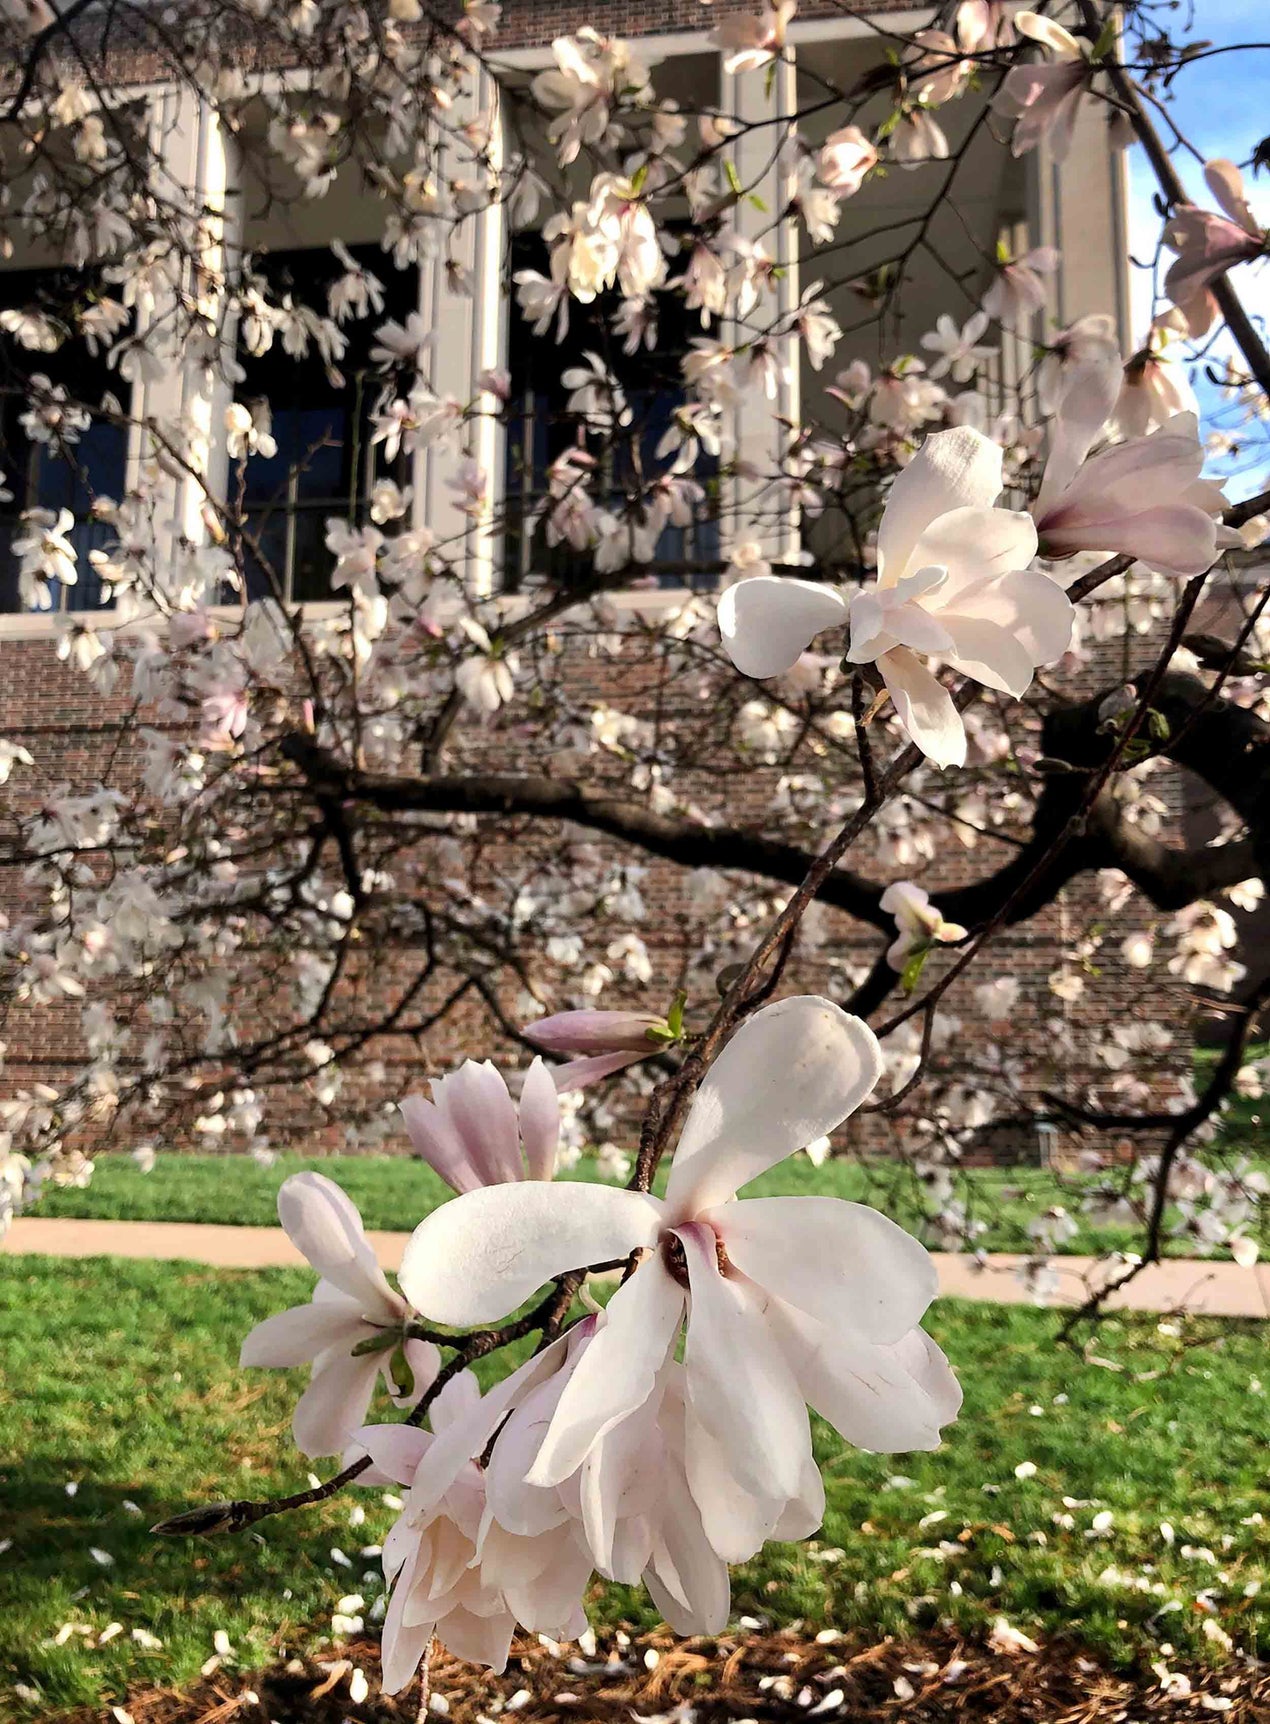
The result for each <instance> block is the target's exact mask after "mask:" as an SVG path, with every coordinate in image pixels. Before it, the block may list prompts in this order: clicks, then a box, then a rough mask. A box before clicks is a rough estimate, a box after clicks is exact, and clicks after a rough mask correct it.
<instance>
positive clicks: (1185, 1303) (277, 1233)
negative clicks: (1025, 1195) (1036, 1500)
mask: <svg viewBox="0 0 1270 1724" xmlns="http://www.w3.org/2000/svg"><path fill="white" fill-rule="evenodd" d="M409 1237H410V1235H409V1234H408V1233H372V1234H370V1235H369V1238H370V1240H371V1243H372V1244H373V1245H374V1247H375V1252H376V1255H377V1256H378V1258H379V1261H380V1263H381V1264H382V1265H383V1266H384V1268H385V1269H396V1267H397V1266H398V1264H399V1263H400V1262H401V1254H402V1251H403V1250H404V1249H405V1244H406V1240H407V1239H409ZM0 1251H8V1252H9V1253H10V1254H13V1253H17V1254H18V1255H21V1254H23V1253H42V1254H44V1255H47V1256H50V1257H141V1258H150V1259H158V1260H163V1261H176V1262H189V1263H206V1264H211V1265H213V1266H214V1267H216V1268H219V1269H276V1268H282V1267H301V1268H303V1267H304V1258H303V1257H301V1255H300V1253H299V1252H298V1251H297V1250H296V1248H295V1246H294V1245H292V1243H291V1241H290V1240H289V1239H288V1238H287V1236H286V1234H285V1233H284V1232H283V1231H282V1229H281V1228H279V1227H216V1226H210V1225H205V1224H203V1223H200V1222H185V1221H59V1220H54V1219H52V1218H51V1217H48V1216H40V1215H28V1216H20V1217H19V1218H18V1220H16V1221H15V1222H13V1224H12V1226H11V1227H10V1229H9V1233H8V1237H7V1239H6V1240H5V1243H4V1244H3V1245H0ZM934 1258H935V1262H936V1264H937V1265H938V1268H939V1290H940V1292H941V1294H943V1295H945V1296H947V1297H951V1298H956V1299H981V1300H986V1301H988V1302H990V1303H996V1304H1001V1305H1028V1304H1031V1303H1032V1302H1033V1301H1032V1297H1031V1294H1030V1293H1029V1292H1028V1290H1027V1288H1026V1287H1025V1286H1024V1285H1023V1284H1022V1282H1021V1281H1020V1280H1019V1279H1018V1277H1017V1275H1016V1274H1015V1271H1016V1269H1017V1268H1018V1266H1019V1264H1020V1263H1023V1262H1025V1261H1026V1259H1025V1258H1023V1257H1021V1256H1016V1255H1013V1254H1011V1253H1008V1252H998V1253H994V1254H993V1255H990V1256H989V1257H988V1259H987V1265H986V1267H984V1268H980V1267H979V1266H978V1265H977V1264H976V1263H975V1261H974V1259H973V1258H970V1257H957V1256H951V1255H949V1254H947V1253H945V1252H935V1253H934ZM1053 1261H1054V1266H1055V1268H1056V1269H1057V1271H1058V1275H1059V1280H1060V1288H1059V1292H1058V1295H1057V1297H1056V1299H1055V1300H1054V1301H1053V1303H1055V1304H1061V1305H1073V1304H1079V1303H1080V1302H1081V1301H1082V1300H1083V1299H1085V1298H1086V1297H1087V1295H1088V1293H1089V1292H1090V1290H1091V1287H1092V1282H1091V1279H1090V1278H1091V1276H1092V1275H1093V1274H1095V1273H1096V1272H1100V1271H1099V1265H1098V1261H1097V1259H1096V1258H1093V1257H1058V1258H1055V1259H1054V1260H1053ZM1110 1303H1111V1306H1112V1307H1113V1308H1117V1307H1120V1308H1124V1309H1127V1310H1132V1311H1175V1310H1178V1309H1185V1310H1187V1311H1192V1312H1203V1313H1204V1314H1205V1315H1206V1316H1210V1317H1256V1318H1262V1319H1265V1318H1270V1263H1264V1264H1260V1263H1259V1264H1257V1266H1256V1267H1255V1268H1252V1269H1241V1268H1240V1267H1239V1265H1238V1264H1237V1263H1232V1262H1230V1260H1229V1259H1225V1260H1222V1259H1220V1258H1213V1259H1211V1260H1208V1259H1197V1258H1188V1257H1178V1258H1173V1259H1172V1260H1170V1261H1169V1262H1167V1263H1157V1264H1154V1265H1152V1267H1151V1268H1149V1269H1144V1270H1143V1272H1142V1274H1141V1275H1139V1276H1138V1277H1137V1279H1136V1280H1134V1281H1132V1282H1130V1284H1129V1285H1128V1287H1126V1288H1125V1289H1124V1291H1123V1293H1121V1294H1118V1295H1116V1296H1115V1297H1114V1298H1113V1299H1112V1300H1111V1302H1110Z"/></svg>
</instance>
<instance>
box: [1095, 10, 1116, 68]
mask: <svg viewBox="0 0 1270 1724" xmlns="http://www.w3.org/2000/svg"><path fill="white" fill-rule="evenodd" d="M1115 45H1116V14H1115V13H1114V12H1109V13H1108V14H1107V19H1106V22H1105V23H1104V24H1103V27H1102V29H1101V30H1100V31H1099V32H1098V40H1097V41H1096V42H1095V43H1094V49H1093V55H1092V58H1093V59H1095V60H1105V59H1106V57H1107V55H1108V54H1110V52H1111V50H1112V49H1113V48H1114V47H1115Z"/></svg>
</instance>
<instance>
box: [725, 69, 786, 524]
mask: <svg viewBox="0 0 1270 1724" xmlns="http://www.w3.org/2000/svg"><path fill="white" fill-rule="evenodd" d="M720 89H721V96H722V101H721V107H722V110H723V112H724V114H725V115H728V116H731V117H733V118H735V119H737V120H740V121H742V122H745V123H746V124H747V125H749V126H752V127H753V128H754V129H753V130H746V131H743V132H742V133H741V134H740V135H739V136H738V137H737V138H735V139H734V140H733V141H732V143H731V145H730V146H729V155H730V159H731V163H732V166H733V168H734V170H735V173H736V179H737V183H738V184H739V186H740V188H741V196H740V198H739V200H738V202H737V205H736V208H735V210H734V212H733V221H734V223H735V226H736V229H737V232H738V233H740V234H743V235H745V236H746V237H747V238H749V239H760V238H761V240H762V243H763V245H764V246H765V247H766V249H767V251H768V253H769V255H770V256H771V257H772V259H773V261H774V262H775V264H776V265H777V269H778V275H777V278H776V280H775V282H774V283H773V291H772V292H771V293H769V294H767V295H765V297H764V299H763V301H762V303H761V304H760V306H759V307H758V308H757V309H756V311H755V313H754V314H753V316H754V319H755V320H756V321H758V322H759V324H760V326H762V325H772V324H775V323H776V322H777V321H778V320H780V321H781V322H784V321H786V320H787V319H788V318H789V317H790V316H791V315H792V313H793V312H794V310H795V308H796V307H797V305H798V293H799V287H798V229H797V224H796V222H795V221H794V220H793V219H792V218H784V217H783V212H784V211H785V210H787V209H788V208H789V205H790V200H791V198H792V197H793V195H794V191H795V190H796V175H795V173H794V170H793V166H792V156H793V152H792V150H790V149H788V148H787V145H788V143H789V141H790V140H791V139H792V137H793V135H794V132H795V131H796V115H797V113H798V95H797V67H796V64H795V59H794V49H793V47H792V46H786V48H785V52H784V56H783V57H782V58H781V59H780V60H778V61H776V63H775V64H774V65H773V66H770V67H763V68H761V69H759V70H758V71H754V72H741V73H729V72H727V71H726V70H724V69H722V68H720ZM727 338H728V339H729V340H731V341H733V342H737V343H741V342H744V341H745V340H746V338H747V331H746V329H745V327H744V326H738V325H736V324H733V325H730V326H729V327H728V330H727ZM800 352H801V343H796V342H792V341H784V340H783V341H781V342H780V343H779V358H780V361H781V371H780V382H779V385H778V389H777V396H776V400H775V401H769V400H768V399H767V397H766V396H765V395H763V394H762V393H761V392H760V391H758V390H750V391H748V392H747V394H746V396H745V398H744V400H743V402H742V404H741V406H740V407H739V408H738V410H737V412H736V414H735V431H734V434H735V438H736V453H737V458H738V460H739V461H740V463H741V464H742V466H743V467H752V468H754V469H756V470H757V472H758V473H759V474H760V475H762V476H763V477H764V478H769V477H770V476H771V475H772V474H773V473H775V472H777V471H779V468H780V464H781V458H782V456H783V455H784V453H785V450H786V449H787V448H788V446H789V443H790V441H791V440H792V438H793V435H794V431H795V429H796V427H797V425H798V422H799V417H800V413H801V402H800V378H799V368H800V363H801V360H800ZM782 421H785V423H782ZM729 504H730V512H731V514H732V520H731V522H727V521H725V523H724V532H725V536H727V537H729V538H733V539H735V538H755V537H757V538H758V540H759V542H760V543H761V544H762V546H763V549H764V551H765V553H766V554H767V555H768V556H770V557H788V556H791V555H792V554H793V553H795V552H796V551H797V550H798V548H799V544H800V533H799V523H798V517H797V514H796V512H795V511H794V510H792V509H782V511H781V513H780V516H779V519H778V518H777V516H776V514H775V498H774V495H773V493H772V492H771V490H770V488H765V487H764V485H763V483H762V482H761V479H760V480H751V479H747V478H744V477H741V478H738V479H737V480H736V482H735V483H734V485H733V487H732V496H731V498H730V499H729ZM755 510H757V511H759V513H760V515H761V520H760V521H758V522H755V527H756V528H757V531H753V530H751V529H750V526H749V522H750V521H751V520H752V518H753V511H755Z"/></svg>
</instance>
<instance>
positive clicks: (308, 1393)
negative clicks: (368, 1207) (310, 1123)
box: [238, 1173, 441, 1455]
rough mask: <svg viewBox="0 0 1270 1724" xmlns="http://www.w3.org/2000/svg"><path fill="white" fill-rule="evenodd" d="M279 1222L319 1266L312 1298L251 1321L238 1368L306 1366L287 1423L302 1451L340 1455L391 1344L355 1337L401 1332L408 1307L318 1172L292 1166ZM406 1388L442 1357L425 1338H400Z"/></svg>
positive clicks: (420, 1381) (419, 1386)
mask: <svg viewBox="0 0 1270 1724" xmlns="http://www.w3.org/2000/svg"><path fill="white" fill-rule="evenodd" d="M278 1219H279V1221H280V1222H281V1223H282V1225H283V1227H284V1229H285V1230H286V1233H287V1236H288V1238H289V1239H290V1240H291V1242H292V1244H293V1245H295V1246H297V1247H298V1248H299V1250H300V1251H302V1252H303V1253H304V1255H305V1257H306V1258H307V1259H308V1260H309V1262H310V1263H311V1264H312V1265H313V1267H314V1268H315V1269H316V1270H317V1271H318V1273H319V1275H320V1276H321V1277H322V1279H321V1280H320V1281H319V1282H318V1284H317V1288H316V1290H315V1291H314V1294H313V1298H312V1301H311V1302H310V1303H309V1304H308V1305H296V1306H293V1307H292V1309H291V1310H289V1311H279V1312H278V1313H277V1314H276V1315H275V1316H273V1317H266V1318H265V1320H264V1322H263V1323H258V1324H257V1325H256V1327H255V1328H254V1329H253V1330H252V1331H251V1333H250V1335H248V1336H247V1339H246V1340H245V1341H244V1342H243V1345H242V1352H241V1354H240V1356H239V1361H238V1362H239V1364H240V1365H266V1366H273V1367H275V1368H277V1367H283V1368H285V1367H287V1366H291V1365H306V1364H309V1363H312V1366H313V1377H312V1380H311V1382H310V1383H309V1386H308V1388H307V1389H306V1390H305V1392H304V1394H303V1395H302V1396H301V1397H300V1399H299V1401H298V1402H297V1404H296V1409H295V1414H294V1416H293V1418H292V1421H291V1429H292V1433H293V1434H294V1436H295V1440H296V1446H297V1448H299V1449H300V1451H301V1453H302V1454H306V1455H333V1454H338V1453H339V1452H340V1450H341V1449H343V1448H344V1446H345V1444H346V1443H348V1442H349V1440H350V1439H351V1437H352V1435H353V1433H354V1432H355V1431H356V1430H357V1428H358V1426H359V1425H361V1424H362V1423H363V1422H364V1420H365V1418H366V1409H367V1408H368V1407H369V1405H370V1399H371V1396H372V1395H373V1394H374V1391H375V1379H376V1378H377V1377H378V1376H379V1374H380V1372H381V1371H383V1373H384V1376H385V1380H386V1381H387V1382H388V1384H389V1388H390V1389H391V1388H392V1382H391V1379H390V1378H389V1376H388V1371H389V1360H390V1359H391V1357H392V1349H391V1348H389V1349H388V1350H387V1351H383V1352H375V1353H365V1354H361V1355H355V1354H354V1353H353V1349H354V1347H356V1346H357V1345H358V1343H359V1342H362V1341H369V1340H374V1339H375V1338H376V1337H378V1336H382V1335H383V1334H384V1333H385V1331H391V1330H397V1331H400V1330H401V1328H402V1325H403V1323H404V1322H405V1320H406V1318H407V1317H408V1316H409V1312H410V1307H409V1306H408V1305H407V1304H406V1301H405V1300H404V1299H403V1298H402V1297H401V1295H400V1293H394V1292H393V1290H392V1288H391V1287H390V1286H389V1285H388V1282H387V1280H386V1279H385V1276H384V1272H383V1270H382V1269H381V1268H380V1267H379V1265H378V1263H377V1262H376V1261H375V1253H374V1250H373V1248H372V1247H371V1243H370V1241H369V1240H368V1239H367V1237H366V1234H365V1231H364V1229H363V1227H362V1218H361V1216H360V1215H359V1214H358V1213H357V1210H356V1208H355V1207H354V1205H353V1204H352V1203H351V1202H350V1201H349V1199H348V1198H347V1197H346V1196H345V1195H344V1193H343V1192H342V1191H341V1190H340V1188H339V1186H338V1185H336V1184H335V1183H334V1182H333V1181H332V1180H329V1179H327V1178H325V1177H324V1176H323V1175H322V1174H320V1173H297V1174H294V1175H293V1176H292V1177H291V1178H290V1179H288V1180H286V1181H284V1183H283V1185H282V1188H281V1190H280V1191H279V1192H278ZM405 1353H406V1361H407V1363H408V1364H409V1366H410V1369H411V1371H412V1372H413V1373H414V1390H415V1392H416V1393H417V1394H422V1393H423V1391H424V1389H425V1388H426V1387H427V1385H428V1384H429V1383H430V1382H431V1381H432V1379H433V1378H434V1377H435V1376H436V1374H437V1370H438V1369H439V1366H440V1360H441V1356H440V1354H439V1353H438V1352H437V1350H436V1348H435V1347H433V1346H432V1345H431V1343H429V1342H426V1341H407V1342H406V1343H405Z"/></svg>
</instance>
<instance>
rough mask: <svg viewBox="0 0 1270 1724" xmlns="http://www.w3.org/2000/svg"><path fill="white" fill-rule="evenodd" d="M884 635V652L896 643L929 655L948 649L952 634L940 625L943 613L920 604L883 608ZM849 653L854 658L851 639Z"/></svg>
mask: <svg viewBox="0 0 1270 1724" xmlns="http://www.w3.org/2000/svg"><path fill="white" fill-rule="evenodd" d="M853 614H854V613H853ZM886 635H887V651H888V652H889V651H891V650H892V649H893V648H894V647H897V646H904V647H908V648H909V649H910V650H911V651H913V652H920V653H929V654H931V655H932V656H934V655H936V654H942V653H947V652H951V651H952V644H953V643H952V636H951V635H950V634H949V633H948V630H947V629H946V628H945V627H944V617H943V614H942V613H939V614H937V615H932V614H931V612H930V611H928V610H925V609H924V608H923V607H922V606H921V605H893V606H891V608H890V609H889V610H888V611H887V612H886ZM851 656H852V659H853V661H854V660H855V652H854V642H853V651H852V655H851ZM857 662H858V661H857Z"/></svg>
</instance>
